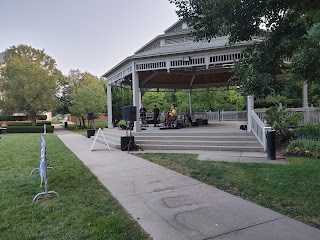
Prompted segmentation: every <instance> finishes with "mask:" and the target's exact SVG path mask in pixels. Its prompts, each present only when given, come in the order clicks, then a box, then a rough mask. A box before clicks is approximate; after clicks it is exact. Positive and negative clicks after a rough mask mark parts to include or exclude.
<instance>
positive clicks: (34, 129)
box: [6, 125, 54, 133]
mask: <svg viewBox="0 0 320 240" xmlns="http://www.w3.org/2000/svg"><path fill="white" fill-rule="evenodd" d="M46 130H47V133H53V130H54V126H51V125H49V126H46ZM6 133H43V126H8V127H7V131H6Z"/></svg>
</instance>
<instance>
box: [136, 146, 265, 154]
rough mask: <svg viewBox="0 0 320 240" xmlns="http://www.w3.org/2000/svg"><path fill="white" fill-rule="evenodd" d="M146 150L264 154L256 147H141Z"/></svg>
mask: <svg viewBox="0 0 320 240" xmlns="http://www.w3.org/2000/svg"><path fill="white" fill-rule="evenodd" d="M141 148H142V149H144V150H200V151H236V152H263V150H262V148H261V147H259V148H254V147H232V146H230V147H226V146H224V147H222V146H192V147H191V146H174V145H171V146H154V145H141Z"/></svg>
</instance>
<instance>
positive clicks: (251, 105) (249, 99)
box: [247, 95, 254, 132]
mask: <svg viewBox="0 0 320 240" xmlns="http://www.w3.org/2000/svg"><path fill="white" fill-rule="evenodd" d="M253 109H254V97H253V96H252V95H251V96H247V114H248V125H247V131H248V132H251V130H252V118H251V110H253Z"/></svg>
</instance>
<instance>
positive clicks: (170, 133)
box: [132, 130, 254, 137]
mask: <svg viewBox="0 0 320 240" xmlns="http://www.w3.org/2000/svg"><path fill="white" fill-rule="evenodd" d="M132 135H134V136H137V137H140V136H141V137H143V136H146V137H148V136H154V137H168V136H177V137H181V136H203V137H218V136H220V137H221V136H234V137H235V136H236V137H252V136H254V135H253V134H252V133H247V132H243V133H241V132H239V133H238V132H236V133H229V132H227V133H223V132H221V133H186V132H181V133H178V132H170V130H164V131H163V133H162V132H156V133H133V132H132Z"/></svg>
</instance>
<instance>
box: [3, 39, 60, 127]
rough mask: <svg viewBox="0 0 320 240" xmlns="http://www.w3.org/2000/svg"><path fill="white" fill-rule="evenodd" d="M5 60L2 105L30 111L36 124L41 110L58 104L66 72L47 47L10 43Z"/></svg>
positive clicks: (9, 110) (30, 115)
mask: <svg viewBox="0 0 320 240" xmlns="http://www.w3.org/2000/svg"><path fill="white" fill-rule="evenodd" d="M4 60H5V63H6V65H5V67H4V69H3V71H2V74H3V79H2V81H3V90H4V94H5V101H3V107H2V108H3V110H4V112H6V113H10V114H13V113H24V114H27V115H28V116H29V117H30V119H31V123H32V125H33V126H34V125H36V116H37V115H38V114H41V113H42V112H44V111H50V110H52V108H53V107H54V105H55V101H56V97H55V94H56V91H57V85H58V82H59V81H60V80H61V78H62V74H61V72H60V71H59V70H58V69H57V68H56V62H55V60H54V59H53V58H51V57H50V56H48V55H47V54H46V53H45V52H44V50H37V49H34V48H32V47H30V46H27V45H18V46H12V47H10V48H9V49H7V50H6V51H5V55H4Z"/></svg>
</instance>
